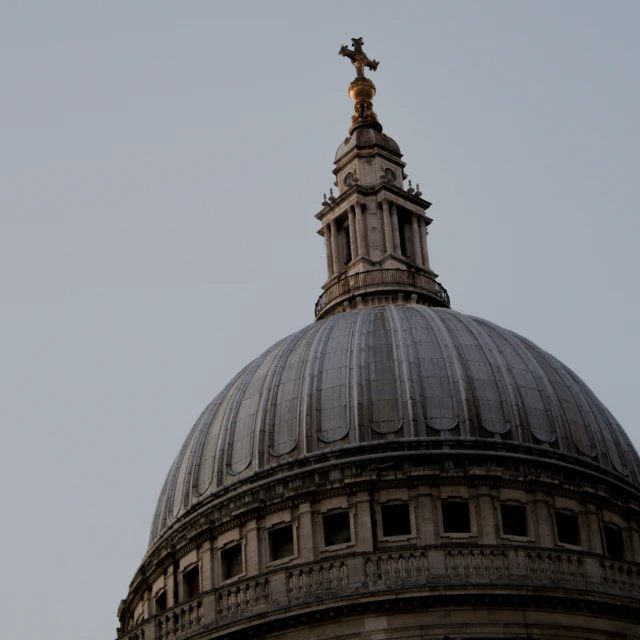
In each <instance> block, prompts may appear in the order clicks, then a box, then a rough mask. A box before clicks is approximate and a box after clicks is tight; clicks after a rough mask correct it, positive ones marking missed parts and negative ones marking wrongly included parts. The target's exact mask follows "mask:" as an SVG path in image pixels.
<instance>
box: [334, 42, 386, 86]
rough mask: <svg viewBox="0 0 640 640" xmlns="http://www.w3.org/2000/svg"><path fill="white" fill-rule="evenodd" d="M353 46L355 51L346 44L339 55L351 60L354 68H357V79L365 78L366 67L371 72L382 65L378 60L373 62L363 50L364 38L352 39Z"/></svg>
mask: <svg viewBox="0 0 640 640" xmlns="http://www.w3.org/2000/svg"><path fill="white" fill-rule="evenodd" d="M351 44H352V45H353V51H351V49H349V47H347V45H346V44H343V45H342V46H341V47H340V51H338V54H339V55H341V56H344V57H345V58H349V60H351V62H352V63H353V66H354V67H355V68H356V77H358V78H364V77H365V75H364V68H365V67H369V69H371V71H375V70H376V69H377V68H378V65H379V64H380V63H379V62H378V61H377V60H371V59H370V58H369V57H368V56H367V54H366V53H365V52H364V51H363V50H362V45H363V44H364V40H363V39H362V38H351Z"/></svg>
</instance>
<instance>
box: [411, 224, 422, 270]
mask: <svg viewBox="0 0 640 640" xmlns="http://www.w3.org/2000/svg"><path fill="white" fill-rule="evenodd" d="M411 235H412V236H413V261H414V262H415V263H416V264H417V265H418V266H419V267H423V266H424V261H423V259H422V243H421V242H420V225H419V224H418V216H417V215H415V214H413V215H412V216H411Z"/></svg>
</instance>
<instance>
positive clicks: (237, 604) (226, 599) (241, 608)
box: [217, 578, 269, 616]
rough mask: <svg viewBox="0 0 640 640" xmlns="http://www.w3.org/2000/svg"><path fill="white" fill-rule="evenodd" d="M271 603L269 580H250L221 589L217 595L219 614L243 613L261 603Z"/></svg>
mask: <svg viewBox="0 0 640 640" xmlns="http://www.w3.org/2000/svg"><path fill="white" fill-rule="evenodd" d="M268 603H269V580H268V579H267V578H262V579H259V580H249V581H248V582H243V583H241V584H239V585H234V586H230V587H227V588H223V589H220V590H219V591H218V595H217V612H218V615H219V616H228V615H231V614H242V613H244V612H246V611H250V610H251V609H253V608H254V607H256V606H258V605H260V604H268Z"/></svg>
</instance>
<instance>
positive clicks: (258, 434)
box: [150, 305, 640, 543]
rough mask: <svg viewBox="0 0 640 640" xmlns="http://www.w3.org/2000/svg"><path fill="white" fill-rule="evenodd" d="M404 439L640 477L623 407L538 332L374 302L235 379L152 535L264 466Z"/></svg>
mask: <svg viewBox="0 0 640 640" xmlns="http://www.w3.org/2000/svg"><path fill="white" fill-rule="evenodd" d="M402 440H410V441H412V442H416V441H424V442H430V443H432V444H433V446H435V447H437V446H441V447H445V446H447V447H451V446H453V447H456V446H460V447H462V448H469V447H470V443H473V446H474V447H480V448H482V447H483V446H487V447H488V448H492V449H494V450H495V449H496V447H497V446H498V444H499V443H501V444H503V445H509V446H510V447H511V449H510V451H511V452H514V451H516V449H517V453H518V455H526V456H529V457H534V458H538V459H544V460H546V461H547V462H549V461H556V462H557V464H559V465H565V466H566V465H571V466H573V467H581V468H583V469H587V470H591V471H592V472H593V473H594V474H596V475H600V476H607V477H608V478H609V479H614V480H616V479H617V480H618V481H621V482H623V483H624V484H625V485H629V484H630V483H632V484H637V483H638V479H639V478H640V459H639V458H638V455H637V453H636V452H635V450H634V448H633V446H632V445H631V443H630V441H629V439H628V438H627V436H626V434H625V433H624V431H623V430H622V428H621V427H620V425H619V424H618V422H617V421H616V420H615V418H614V417H613V416H612V415H611V413H610V412H609V411H608V410H607V409H606V407H605V406H604V405H603V404H602V403H601V402H600V401H599V400H598V399H597V398H596V396H595V395H594V394H593V392H592V391H591V390H590V389H589V388H588V387H587V385H586V384H585V383H584V382H583V381H582V380H580V378H578V376H576V374H575V373H573V372H572V371H571V370H570V369H569V368H568V367H566V366H565V365H563V364H562V363H561V362H559V361H558V360H557V359H556V358H554V357H553V356H551V355H550V354H548V353H547V352H545V351H543V350H542V349H540V348H539V347H537V346H536V345H535V344H533V343H532V342H530V341H529V340H527V339H525V338H523V337H521V336H519V335H517V334H515V333H513V332H511V331H508V330H506V329H503V328H501V327H499V326H497V325H495V324H493V323H491V322H488V321H486V320H482V319H480V318H476V317H472V316H468V315H465V314H462V313H459V312H456V311H452V310H450V309H444V308H427V307H423V306H420V305H409V306H401V305H390V306H385V307H370V308H364V309H360V310H356V311H350V312H347V313H340V314H338V315H335V316H333V317H331V318H329V319H327V320H320V321H317V322H315V323H313V324H311V325H309V326H307V327H305V328H304V329H302V330H301V331H299V332H297V333H295V334H292V335H290V336H288V337H287V338H285V339H283V340H281V341H280V342H277V343H276V344H275V345H273V346H272V347H270V348H269V349H267V350H266V351H265V352H264V353H263V354H262V355H261V356H259V357H258V358H256V359H255V360H254V361H253V362H251V363H250V364H249V365H247V366H246V367H245V368H244V369H242V371H240V372H239V373H238V374H237V375H236V376H235V377H234V378H233V379H232V380H231V382H229V384H228V385H227V386H226V387H225V388H224V389H223V390H222V392H221V393H220V394H219V395H218V396H217V397H216V398H215V399H214V400H213V401H212V402H211V404H209V406H208V407H207V408H206V409H205V410H204V412H203V413H202V415H201V416H200V418H199V419H198V421H197V422H196V424H195V425H194V427H193V428H192V430H191V432H190V433H189V435H188V436H187V439H186V440H185V442H184V445H183V446H182V448H181V450H180V452H179V454H178V456H177V458H176V460H175V462H174V463H173V466H172V467H171V470H170V472H169V474H168V477H167V479H166V482H165V484H164V487H163V489H162V492H161V495H160V498H159V501H158V505H157V508H156V513H155V516H154V519H153V524H152V529H151V537H150V543H153V542H154V541H156V540H157V539H158V538H159V537H160V536H162V534H163V532H165V530H167V529H168V528H169V527H172V526H173V525H174V523H176V522H178V521H180V519H181V517H182V516H184V515H186V514H188V513H190V512H193V511H194V510H197V509H198V506H199V504H200V503H203V502H205V501H207V499H208V498H210V497H211V496H212V494H213V495H215V494H216V493H217V492H219V491H221V490H223V489H225V488H226V487H229V486H230V485H233V484H236V483H238V482H242V481H243V480H244V479H247V478H249V477H252V476H254V475H255V474H260V473H262V472H264V471H265V470H266V471H268V472H271V470H273V469H274V468H276V467H277V466H279V465H287V464H291V463H294V462H295V461H300V460H304V461H305V462H306V463H308V464H316V463H317V464H321V463H322V462H323V461H324V458H323V454H324V453H328V454H334V453H335V452H336V451H341V450H344V451H348V452H349V455H350V456H357V455H365V454H366V453H367V452H368V451H369V448H370V447H371V446H374V445H376V444H378V445H379V444H380V442H381V441H387V442H388V441H402ZM482 443H485V444H484V445H483V444H482ZM388 444H391V443H388ZM385 446H387V445H385Z"/></svg>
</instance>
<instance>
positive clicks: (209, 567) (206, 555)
mask: <svg viewBox="0 0 640 640" xmlns="http://www.w3.org/2000/svg"><path fill="white" fill-rule="evenodd" d="M200 558H201V561H200V589H201V590H202V591H209V589H213V585H214V581H213V545H212V543H211V540H207V541H205V542H204V543H203V545H202V549H201V551H200Z"/></svg>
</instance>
